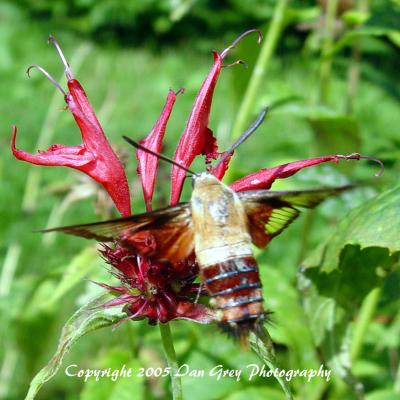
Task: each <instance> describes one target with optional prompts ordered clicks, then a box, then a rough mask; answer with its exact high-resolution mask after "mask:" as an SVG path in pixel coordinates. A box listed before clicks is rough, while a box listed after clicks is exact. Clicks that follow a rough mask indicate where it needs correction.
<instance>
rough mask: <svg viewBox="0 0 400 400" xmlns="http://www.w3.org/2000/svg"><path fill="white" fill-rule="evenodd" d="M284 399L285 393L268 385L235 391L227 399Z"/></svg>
mask: <svg viewBox="0 0 400 400" xmlns="http://www.w3.org/2000/svg"><path fill="white" fill-rule="evenodd" d="M248 399H251V400H265V399H268V400H284V399H285V395H284V394H283V393H282V392H279V391H278V390H276V389H272V388H268V387H258V388H252V387H250V388H246V389H244V390H240V391H238V392H236V393H233V394H232V395H230V396H229V397H227V398H226V400H248Z"/></svg>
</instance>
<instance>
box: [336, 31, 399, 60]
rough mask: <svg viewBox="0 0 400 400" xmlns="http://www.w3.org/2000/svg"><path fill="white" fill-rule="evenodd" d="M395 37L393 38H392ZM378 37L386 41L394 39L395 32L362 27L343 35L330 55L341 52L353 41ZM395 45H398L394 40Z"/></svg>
mask: <svg viewBox="0 0 400 400" xmlns="http://www.w3.org/2000/svg"><path fill="white" fill-rule="evenodd" d="M393 35H395V36H393ZM371 36H372V37H380V36H386V37H387V38H388V39H390V40H392V38H393V37H394V38H395V39H396V31H395V30H394V29H388V28H383V27H382V28H381V27H375V26H373V27H372V26H371V27H363V28H359V29H354V30H352V31H350V32H347V33H345V34H344V35H343V36H342V38H341V39H340V40H338V41H337V42H336V44H335V45H334V46H333V49H332V52H331V54H335V53H337V52H338V51H340V50H342V49H343V48H344V47H346V46H349V45H351V44H352V43H353V42H354V41H355V40H357V39H359V38H362V37H371ZM393 43H394V44H395V45H398V43H397V42H396V40H394V41H393Z"/></svg>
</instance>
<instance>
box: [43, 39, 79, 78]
mask: <svg viewBox="0 0 400 400" xmlns="http://www.w3.org/2000/svg"><path fill="white" fill-rule="evenodd" d="M48 43H53V44H54V47H55V48H56V50H57V52H58V54H59V56H60V58H61V61H62V63H63V64H64V71H65V76H66V77H67V79H68V80H71V79H74V75H73V74H72V71H71V68H70V66H69V64H68V61H67V59H66V58H65V56H64V53H63V52H62V50H61V47H60V45H59V44H58V42H57V40H56V38H55V37H54V36H53V35H50V36H49V39H48Z"/></svg>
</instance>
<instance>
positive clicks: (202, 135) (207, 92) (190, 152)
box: [170, 29, 262, 204]
mask: <svg viewBox="0 0 400 400" xmlns="http://www.w3.org/2000/svg"><path fill="white" fill-rule="evenodd" d="M253 32H256V33H257V34H258V43H260V41H261V39H262V36H261V33H260V32H259V31H258V30H257V29H250V30H248V31H246V32H243V33H242V34H241V35H239V36H238V37H237V38H236V39H235V40H234V41H233V42H232V43H231V44H230V45H229V46H228V47H227V48H226V49H224V50H223V51H222V52H221V53H220V54H219V53H217V52H215V51H214V52H213V54H214V65H213V67H212V68H211V70H210V72H209V73H208V75H207V77H206V79H205V80H204V82H203V84H202V85H201V88H200V90H199V93H198V94H197V97H196V100H195V102H194V104H193V107H192V111H191V113H190V116H189V120H188V122H187V124H186V127H185V129H184V131H183V133H182V136H181V138H180V140H179V143H178V147H177V149H176V151H175V155H174V160H175V161H176V162H178V163H179V164H181V165H183V166H184V167H186V168H188V167H190V164H191V163H192V161H193V160H194V158H195V157H196V156H198V155H200V154H204V155H205V156H206V161H207V160H209V159H210V158H215V157H217V156H218V153H217V142H216V139H215V138H214V136H213V133H212V131H211V129H210V128H209V127H208V121H209V119H210V110H211V103H212V98H213V94H214V89H215V85H216V84H217V80H218V77H219V74H220V72H221V68H222V61H223V59H224V58H225V56H226V55H227V54H228V53H229V51H230V50H231V49H233V48H234V47H235V46H236V45H237V44H238V43H239V42H240V41H241V40H242V39H243V38H244V37H245V36H247V35H249V34H251V33H253ZM233 64H237V63H233ZM185 177H186V172H185V171H184V170H182V169H181V168H179V167H177V166H173V167H172V174H171V200H170V203H171V204H175V203H177V202H178V201H179V197H180V195H181V192H182V187H183V182H184V180H185Z"/></svg>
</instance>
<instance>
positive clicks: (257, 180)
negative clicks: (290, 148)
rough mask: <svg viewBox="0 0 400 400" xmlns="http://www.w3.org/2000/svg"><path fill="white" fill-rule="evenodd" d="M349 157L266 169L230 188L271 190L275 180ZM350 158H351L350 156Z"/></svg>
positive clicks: (321, 159) (331, 157)
mask: <svg viewBox="0 0 400 400" xmlns="http://www.w3.org/2000/svg"><path fill="white" fill-rule="evenodd" d="M346 157H347V156H340V155H332V156H325V157H316V158H309V159H307V160H301V161H295V162H291V163H288V164H283V165H279V166H277V167H274V168H264V169H261V170H260V171H258V172H254V173H252V174H250V175H247V176H245V177H243V178H240V179H238V180H237V181H235V182H233V183H232V184H231V185H230V187H231V188H232V189H233V190H234V191H235V192H243V191H245V190H260V189H269V188H270V187H271V185H272V183H273V182H274V181H275V179H282V178H288V177H289V176H292V175H294V174H295V173H296V172H298V171H300V170H301V169H303V168H307V167H311V166H313V165H318V164H321V163H324V162H327V161H333V162H338V161H339V159H342V158H346ZM349 157H350V156H349Z"/></svg>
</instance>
